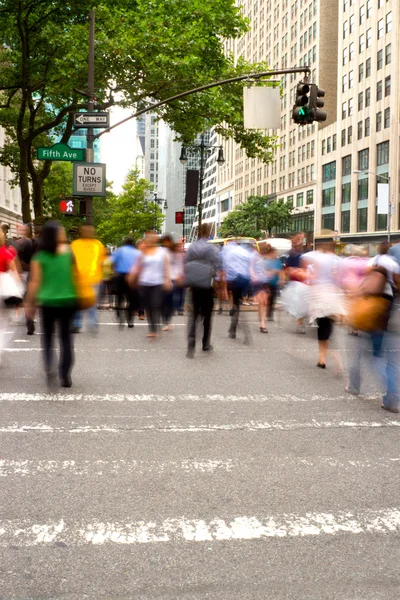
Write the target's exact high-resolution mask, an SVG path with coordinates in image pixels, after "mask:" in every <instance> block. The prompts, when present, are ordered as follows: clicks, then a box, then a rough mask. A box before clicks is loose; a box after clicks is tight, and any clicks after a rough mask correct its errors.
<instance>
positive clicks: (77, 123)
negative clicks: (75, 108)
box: [74, 112, 110, 129]
mask: <svg viewBox="0 0 400 600" xmlns="http://www.w3.org/2000/svg"><path fill="white" fill-rule="evenodd" d="M109 126H110V113H108V112H79V113H74V127H75V128H77V129H78V128H80V127H109Z"/></svg>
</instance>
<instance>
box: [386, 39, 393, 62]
mask: <svg viewBox="0 0 400 600" xmlns="http://www.w3.org/2000/svg"><path fill="white" fill-rule="evenodd" d="M391 62H392V44H388V45H387V46H386V48H385V64H386V65H390V63H391Z"/></svg>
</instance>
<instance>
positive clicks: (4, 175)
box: [0, 127, 22, 236]
mask: <svg viewBox="0 0 400 600" xmlns="http://www.w3.org/2000/svg"><path fill="white" fill-rule="evenodd" d="M4 138H5V133H4V129H3V128H2V127H0V147H2V146H3V144H4ZM12 179H13V174H12V173H11V171H10V169H9V168H8V167H4V166H3V165H0V224H1V225H3V224H5V225H9V226H10V233H9V235H10V236H13V235H15V234H16V228H15V226H16V224H17V223H21V221H22V215H21V193H20V190H19V187H18V186H17V187H11V185H10V183H9V182H10V181H11V180H12Z"/></svg>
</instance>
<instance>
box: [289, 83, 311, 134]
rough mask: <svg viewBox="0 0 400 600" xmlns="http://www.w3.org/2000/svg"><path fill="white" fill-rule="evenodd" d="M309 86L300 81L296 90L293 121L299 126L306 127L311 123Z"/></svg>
mask: <svg viewBox="0 0 400 600" xmlns="http://www.w3.org/2000/svg"><path fill="white" fill-rule="evenodd" d="M309 94H310V86H309V84H308V83H304V82H303V81H301V82H300V83H298V84H297V88H296V103H295V105H294V107H293V112H292V116H293V121H294V122H295V123H298V124H299V125H307V124H308V123H312V122H313V118H312V114H311V109H310V96H309Z"/></svg>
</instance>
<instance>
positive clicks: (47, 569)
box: [0, 312, 400, 600]
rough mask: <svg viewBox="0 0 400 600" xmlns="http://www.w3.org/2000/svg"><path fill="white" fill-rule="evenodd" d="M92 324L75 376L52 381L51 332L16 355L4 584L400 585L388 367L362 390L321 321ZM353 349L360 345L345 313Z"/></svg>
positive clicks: (311, 591) (68, 594)
mask: <svg viewBox="0 0 400 600" xmlns="http://www.w3.org/2000/svg"><path fill="white" fill-rule="evenodd" d="M101 319H102V321H103V324H102V325H101V327H100V331H99V333H98V334H97V335H93V334H90V333H87V332H86V333H85V332H83V333H81V334H79V335H77V336H76V338H75V339H76V366H75V369H74V372H73V387H72V388H71V389H70V390H60V388H58V387H54V388H49V387H47V385H46V383H45V381H44V377H43V374H42V371H41V351H40V335H35V336H34V337H27V336H26V335H25V331H24V328H23V327H22V326H15V328H14V330H15V331H14V339H13V341H12V342H10V344H9V347H8V351H7V353H6V356H5V360H4V364H3V366H2V368H1V369H0V442H1V455H0V476H1V477H0V485H1V499H0V510H1V515H0V599H1V600H15V599H18V600H22V599H23V600H39V599H40V600H82V599H89V600H99V599H106V600H128V599H129V600H130V599H135V600H136V599H138V600H139V599H143V600H144V599H146V600H147V599H161V598H162V599H168V600H175V599H180V598H182V599H183V598H187V599H204V598H212V599H216V600H236V599H238V600H242V599H243V600H244V599H246V600H247V599H248V600H257V599H264V598H268V599H275V598H277V599H296V600H299V599H300V600H303V599H312V600H314V599H315V600H328V599H335V600H336V599H340V600H377V599H398V598H400V575H399V564H400V560H399V559H400V535H399V534H400V484H399V474H400V444H399V434H400V417H399V416H398V415H392V414H390V413H386V412H384V411H383V410H382V409H381V408H380V396H379V389H378V386H377V383H376V382H374V380H373V378H372V377H371V375H370V374H369V375H367V376H366V378H365V381H364V382H363V395H362V396H360V397H352V396H350V397H349V396H348V395H346V393H345V391H344V387H345V385H346V377H345V374H337V373H336V372H335V371H336V367H335V364H334V363H333V362H332V361H331V362H329V363H328V368H327V369H326V370H325V371H323V370H321V369H317V368H316V362H317V342H316V330H315V329H313V328H307V334H306V335H305V336H300V335H297V334H295V333H294V329H295V328H294V324H293V322H292V321H291V320H290V319H289V318H288V317H286V316H282V317H281V318H280V319H279V320H278V321H277V322H276V323H272V324H271V325H272V326H271V327H270V333H269V334H268V335H261V334H260V333H259V328H258V324H257V320H256V314H255V313H247V314H246V319H247V320H248V321H249V323H250V327H251V329H252V332H253V343H252V345H251V346H245V345H244V344H243V343H242V340H241V339H240V337H241V336H240V334H239V336H238V339H237V340H230V339H228V337H227V331H228V317H227V316H226V315H223V316H216V317H215V320H214V324H215V327H214V335H213V345H214V351H213V352H212V353H205V352H201V350H200V351H198V352H197V354H196V357H195V359H194V360H189V359H187V358H186V357H185V320H184V318H183V317H179V318H176V319H175V327H174V330H173V331H172V332H168V333H163V335H162V337H161V339H159V340H157V341H149V340H147V339H146V338H145V333H146V326H145V323H143V322H139V323H137V324H136V325H135V328H134V329H133V330H128V329H127V328H125V329H123V330H120V329H119V327H118V326H117V325H116V324H115V321H114V319H113V315H112V313H110V312H103V313H102V314H101ZM335 337H336V339H335V341H334V346H335V347H336V349H337V350H338V351H339V353H340V355H341V357H342V359H343V361H344V364H346V359H347V356H348V352H349V347H348V343H349V342H351V341H352V340H350V338H349V336H347V335H346V331H344V330H342V329H338V331H337V333H336V336H335Z"/></svg>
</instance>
